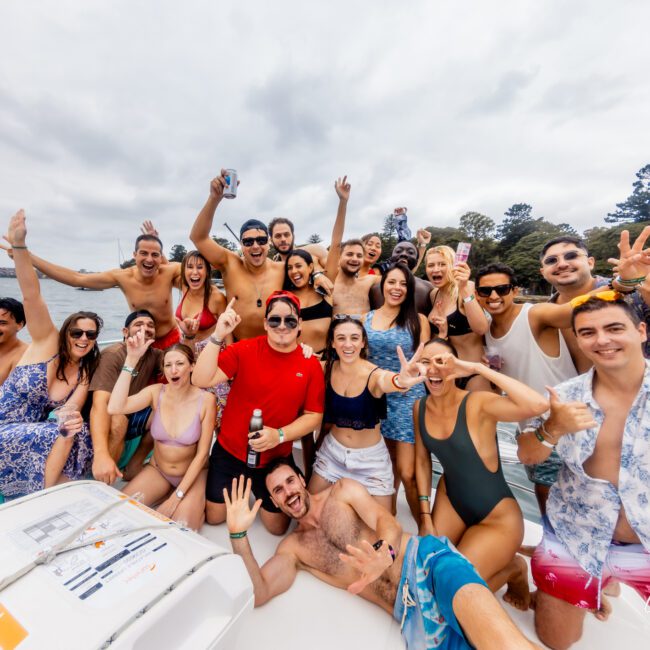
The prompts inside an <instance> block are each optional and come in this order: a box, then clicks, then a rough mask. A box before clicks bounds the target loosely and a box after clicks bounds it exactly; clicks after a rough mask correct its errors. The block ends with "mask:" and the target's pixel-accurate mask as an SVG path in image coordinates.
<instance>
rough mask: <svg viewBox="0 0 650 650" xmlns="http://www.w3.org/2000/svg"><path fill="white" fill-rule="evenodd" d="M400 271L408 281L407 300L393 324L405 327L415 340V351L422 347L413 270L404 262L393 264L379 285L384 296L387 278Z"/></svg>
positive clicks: (401, 306) (400, 307)
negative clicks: (392, 272)
mask: <svg viewBox="0 0 650 650" xmlns="http://www.w3.org/2000/svg"><path fill="white" fill-rule="evenodd" d="M395 270H399V271H401V272H402V274H403V275H404V279H405V280H406V298H405V299H404V302H403V303H402V304H401V305H400V306H399V311H398V312H397V316H395V319H394V320H393V322H392V323H391V325H393V323H394V324H395V325H397V327H404V328H406V329H408V331H409V332H410V334H411V338H412V339H413V349H414V350H415V349H416V348H417V347H418V345H420V318H419V316H418V312H417V310H416V309H415V278H414V277H413V273H411V270H410V269H409V268H408V266H406V264H404V263H403V262H396V263H395V264H391V265H390V266H389V267H388V268H387V269H386V272H385V273H384V275H382V276H381V283H380V284H379V287H380V290H381V295H382V296H383V295H384V285H385V284H386V278H388V274H389V273H390V272H391V271H395Z"/></svg>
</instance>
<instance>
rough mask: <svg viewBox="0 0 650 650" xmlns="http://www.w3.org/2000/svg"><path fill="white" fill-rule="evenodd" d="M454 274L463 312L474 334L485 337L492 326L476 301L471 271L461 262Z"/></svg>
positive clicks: (455, 267)
mask: <svg viewBox="0 0 650 650" xmlns="http://www.w3.org/2000/svg"><path fill="white" fill-rule="evenodd" d="M452 273H453V274H454V278H455V280H456V283H457V284H458V297H459V298H460V299H461V300H462V301H463V311H464V312H465V316H467V322H468V323H469V326H470V328H471V329H472V332H474V334H479V335H480V336H483V334H485V333H486V332H487V331H488V329H490V324H489V323H488V319H487V317H486V316H485V312H484V311H483V309H482V308H481V305H479V304H478V300H476V295H475V293H474V283H473V282H471V281H470V279H469V276H470V275H471V270H470V268H469V266H468V265H467V264H465V263H464V262H461V263H459V264H457V265H456V266H454V268H453V270H452Z"/></svg>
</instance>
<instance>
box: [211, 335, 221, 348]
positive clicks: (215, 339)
mask: <svg viewBox="0 0 650 650" xmlns="http://www.w3.org/2000/svg"><path fill="white" fill-rule="evenodd" d="M208 340H209V341H210V343H214V344H215V345H216V346H217V347H219V348H220V347H221V346H222V345H223V341H222V340H221V339H218V338H217V337H216V336H215V335H214V334H210V338H209V339H208Z"/></svg>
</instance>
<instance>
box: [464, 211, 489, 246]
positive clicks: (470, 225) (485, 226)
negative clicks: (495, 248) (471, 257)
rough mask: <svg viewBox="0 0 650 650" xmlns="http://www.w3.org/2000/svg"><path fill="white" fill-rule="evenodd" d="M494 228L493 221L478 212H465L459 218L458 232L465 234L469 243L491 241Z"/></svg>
mask: <svg viewBox="0 0 650 650" xmlns="http://www.w3.org/2000/svg"><path fill="white" fill-rule="evenodd" d="M495 228H496V224H495V223H494V220H493V219H490V217H487V216H485V215H484V214H481V213H480V212H466V213H465V214H464V215H462V216H461V218H460V230H462V231H463V232H464V233H466V235H467V238H468V240H469V241H474V240H480V239H491V238H492V237H493V235H494V231H495Z"/></svg>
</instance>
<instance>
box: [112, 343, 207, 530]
mask: <svg viewBox="0 0 650 650" xmlns="http://www.w3.org/2000/svg"><path fill="white" fill-rule="evenodd" d="M151 343H152V341H145V339H144V334H143V333H142V332H138V333H137V334H136V335H135V336H131V337H129V338H127V339H126V349H127V354H126V359H125V361H124V366H123V367H122V372H121V373H120V376H119V378H118V380H117V382H116V384H115V387H114V388H113V393H112V394H111V399H110V400H109V402H108V412H109V413H110V414H111V415H119V414H125V415H126V414H129V413H135V412H136V411H140V410H142V409H143V408H146V407H147V406H151V407H152V409H153V415H152V419H151V435H152V437H153V439H154V450H153V457H152V459H151V461H150V462H149V464H148V465H146V466H145V468H144V469H143V470H142V471H141V472H140V473H139V474H138V475H137V476H136V477H135V478H134V479H133V480H132V481H131V482H129V483H128V484H127V485H126V487H125V488H124V490H123V492H124V493H125V494H129V495H131V494H136V493H137V492H139V493H141V494H142V495H143V499H142V502H143V503H144V504H145V505H156V504H158V507H157V510H158V512H160V513H161V514H163V515H165V516H166V517H171V518H172V519H174V520H175V521H183V522H186V523H187V525H188V526H189V527H190V528H193V529H194V530H198V529H199V528H200V527H201V526H202V525H203V521H204V511H205V482H206V478H207V469H206V461H207V459H208V453H209V451H210V444H211V442H212V432H213V429H214V421H215V414H216V404H215V399H214V396H213V395H212V394H211V393H208V392H206V391H203V390H201V389H200V388H196V387H195V386H192V384H191V382H190V376H191V374H192V369H193V368H194V353H193V352H192V350H191V349H190V348H189V347H187V346H186V345H182V344H180V343H179V344H176V345H173V346H172V347H170V348H168V349H167V350H165V356H164V357H163V371H164V374H165V378H166V379H167V381H168V383H167V384H153V385H152V386H147V387H146V388H143V389H142V390H141V391H140V392H139V393H136V394H135V395H131V396H130V397H128V392H129V385H130V383H131V378H132V377H133V374H134V372H136V371H135V370H134V368H135V366H136V365H137V363H138V361H139V359H140V358H141V357H142V355H143V354H144V353H145V352H146V350H147V348H148V347H149V345H151Z"/></svg>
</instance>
